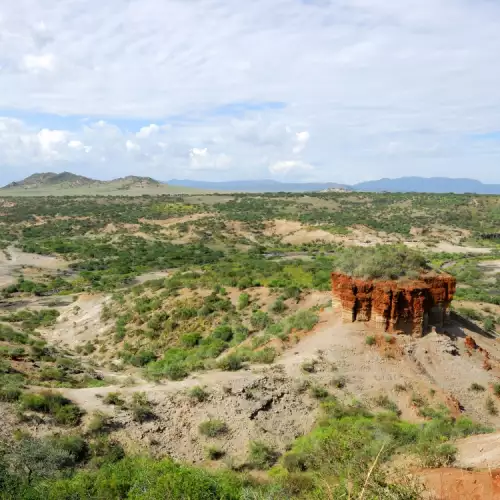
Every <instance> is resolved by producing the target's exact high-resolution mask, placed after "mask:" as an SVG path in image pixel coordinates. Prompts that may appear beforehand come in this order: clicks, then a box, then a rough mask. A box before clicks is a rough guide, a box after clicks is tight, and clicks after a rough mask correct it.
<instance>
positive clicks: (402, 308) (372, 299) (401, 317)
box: [332, 273, 456, 337]
mask: <svg viewBox="0 0 500 500" xmlns="http://www.w3.org/2000/svg"><path fill="white" fill-rule="evenodd" d="M455 289H456V280H455V278H453V277H452V276H450V275H447V274H434V273H429V274H423V275H421V276H420V278H419V279H417V280H397V281H391V280H364V279H359V278H353V277H351V276H347V275H345V274H342V273H332V293H333V300H332V302H333V305H334V306H337V307H340V308H341V310H342V319H343V320H344V321H348V322H353V321H363V322H369V323H372V324H373V326H374V327H375V328H376V329H377V330H380V331H385V332H394V333H396V332H398V333H399V332H401V333H409V334H411V335H414V336H419V337H420V336H422V335H423V334H424V333H425V332H426V331H427V329H428V325H429V324H432V325H436V326H443V324H444V322H445V320H446V317H447V315H448V310H449V306H450V303H451V301H452V299H453V294H454V293H455Z"/></svg>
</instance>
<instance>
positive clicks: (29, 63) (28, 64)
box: [23, 54, 55, 73]
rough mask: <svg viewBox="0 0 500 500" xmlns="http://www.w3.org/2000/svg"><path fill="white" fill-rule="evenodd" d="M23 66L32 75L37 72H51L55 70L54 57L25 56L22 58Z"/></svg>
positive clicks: (50, 55) (44, 55)
mask: <svg viewBox="0 0 500 500" xmlns="http://www.w3.org/2000/svg"><path fill="white" fill-rule="evenodd" d="M23 66H24V67H25V68H26V69H27V70H28V71H32V72H34V73H37V72H39V71H53V70H54V68H55V57H54V55H53V54H43V55H40V56H35V55H33V54H27V55H25V56H24V57H23Z"/></svg>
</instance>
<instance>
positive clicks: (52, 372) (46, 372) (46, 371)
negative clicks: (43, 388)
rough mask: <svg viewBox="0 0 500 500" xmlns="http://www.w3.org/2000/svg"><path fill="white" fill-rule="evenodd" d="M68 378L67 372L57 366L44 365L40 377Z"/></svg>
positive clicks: (49, 378)
mask: <svg viewBox="0 0 500 500" xmlns="http://www.w3.org/2000/svg"><path fill="white" fill-rule="evenodd" d="M65 378H66V376H65V373H64V372H63V371H62V370H60V369H59V368H56V367H55V366H44V367H43V368H42V369H41V370H40V379H41V380H57V381H62V380H64V379H65Z"/></svg>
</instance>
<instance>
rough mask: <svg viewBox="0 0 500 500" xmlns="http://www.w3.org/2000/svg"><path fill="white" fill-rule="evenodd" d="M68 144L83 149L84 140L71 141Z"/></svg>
mask: <svg viewBox="0 0 500 500" xmlns="http://www.w3.org/2000/svg"><path fill="white" fill-rule="evenodd" d="M68 146H69V147H70V148H73V149H83V148H84V146H83V142H82V141H69V142H68Z"/></svg>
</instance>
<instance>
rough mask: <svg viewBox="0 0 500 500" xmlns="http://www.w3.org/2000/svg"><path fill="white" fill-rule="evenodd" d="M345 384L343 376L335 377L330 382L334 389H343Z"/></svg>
mask: <svg viewBox="0 0 500 500" xmlns="http://www.w3.org/2000/svg"><path fill="white" fill-rule="evenodd" d="M346 384H347V380H346V378H345V377H344V376H340V377H335V378H334V379H333V380H332V385H333V387H335V388H337V389H343V388H344V387H345V386H346Z"/></svg>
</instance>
